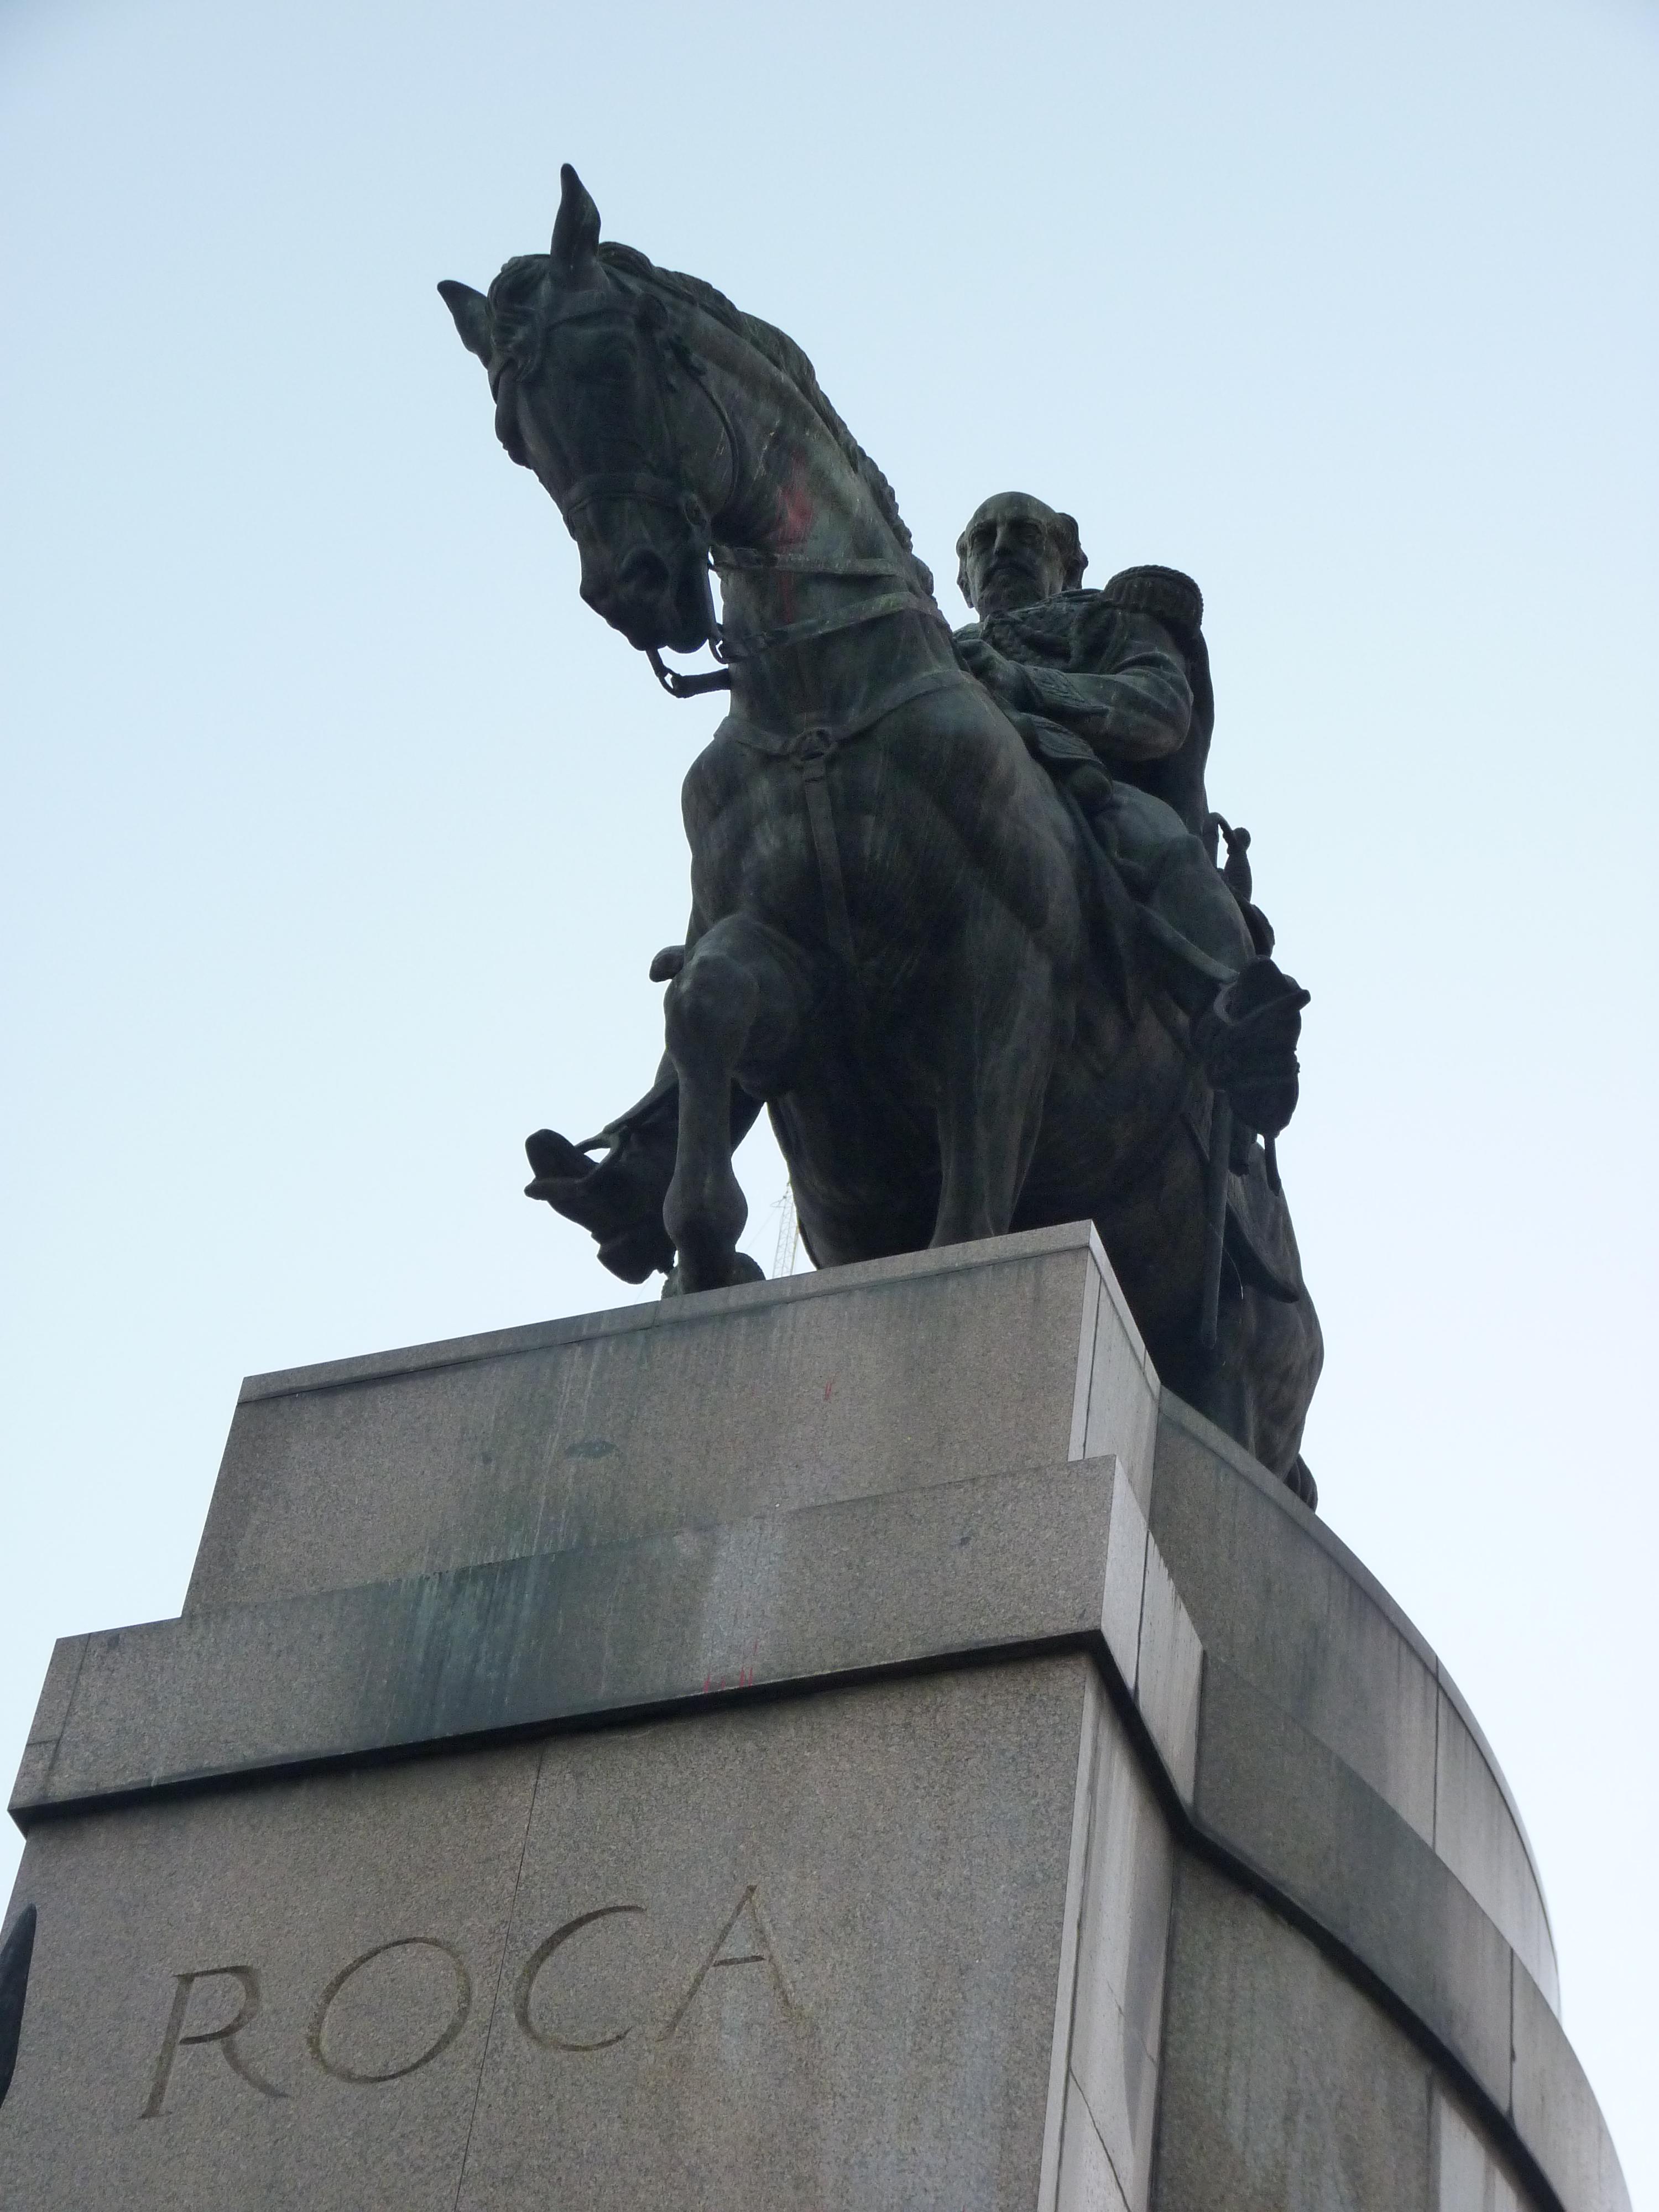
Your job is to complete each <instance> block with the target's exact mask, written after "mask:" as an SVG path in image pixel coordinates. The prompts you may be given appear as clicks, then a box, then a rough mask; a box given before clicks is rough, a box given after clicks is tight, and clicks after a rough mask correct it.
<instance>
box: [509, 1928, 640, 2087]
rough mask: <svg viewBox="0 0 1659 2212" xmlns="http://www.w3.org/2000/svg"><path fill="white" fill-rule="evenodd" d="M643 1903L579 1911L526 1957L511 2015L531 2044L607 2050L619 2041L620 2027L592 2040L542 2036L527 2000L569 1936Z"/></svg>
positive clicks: (546, 2047)
mask: <svg viewBox="0 0 1659 2212" xmlns="http://www.w3.org/2000/svg"><path fill="white" fill-rule="evenodd" d="M643 1911H645V1907H644V1906H643V1905H600V1906H599V1909H598V1911H594V1912H579V1913H578V1914H577V1915H576V1917H575V1918H574V1920H567V1921H566V1922H565V1923H564V1925H563V1926H562V1928H556V1929H554V1930H553V1933H552V1934H551V1935H550V1936H549V1937H548V1939H547V1941H546V1942H544V1943H538V1945H537V1946H536V1948H535V1949H534V1950H533V1951H532V1953H531V1954H530V1956H529V1957H528V1958H527V1959H526V1960H525V1962H524V1966H523V1967H522V1968H521V1969H520V1974H519V1982H518V1987H517V1988H516V1989H515V1990H513V2018H514V2019H515V2020H516V2021H518V2023H519V2026H520V2027H521V2028H522V2029H523V2030H524V2032H525V2033H526V2035H527V2036H528V2037H529V2038H530V2040H531V2041H532V2043H538V2044H539V2045H541V2047H542V2049H543V2050H544V2051H608V2050H609V2049H610V2047H611V2045H612V2044H613V2043H620V2042H621V2041H622V2039H623V2037H624V2036H625V2035H627V2034H628V2033H629V2030H628V2029H627V2028H625V2027H619V2028H618V2029H617V2033H615V2034H614V2035H601V2036H600V2037H599V2038H598V2039H597V2040H596V2041H594V2042H592V2043H571V2042H568V2041H567V2039H565V2038H564V2037H563V2036H562V2035H544V2034H543V2033H542V2032H541V2030H540V2029H539V2028H538V2027H537V2026H536V2025H535V2023H534V2021H532V2019H531V2017H530V2000H531V1998H532V1996H533V1995H534V1994H535V1989H536V1978H537V1977H538V1974H539V1973H540V1972H541V1971H542V1968H543V1967H544V1966H545V1965H546V1964H547V1962H548V1960H550V1958H551V1957H552V1956H553V1954H554V1953H555V1952H556V1951H557V1950H559V1949H561V1948H562V1947H563V1946H564V1945H565V1944H567V1943H568V1942H569V1941H570V1939H571V1937H572V1936H575V1935H579V1934H580V1931H581V1930H582V1929H584V1928H587V1927H591V1926H592V1923H593V1922H594V1921H596V1920H610V1919H613V1918H614V1917H616V1915H617V1913H619V1912H643Z"/></svg>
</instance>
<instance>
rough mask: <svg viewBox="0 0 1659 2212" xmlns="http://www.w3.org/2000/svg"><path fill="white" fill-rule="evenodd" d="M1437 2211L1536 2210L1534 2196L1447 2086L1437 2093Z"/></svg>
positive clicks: (1488, 2211)
mask: <svg viewBox="0 0 1659 2212" xmlns="http://www.w3.org/2000/svg"><path fill="white" fill-rule="evenodd" d="M1433 2141H1434V2191H1433V2195H1432V2197H1431V2203H1432V2204H1433V2206H1434V2212H1534V2199H1533V2198H1532V2197H1529V2196H1528V2194H1527V2193H1526V2191H1523V2190H1522V2188H1521V2187H1520V2186H1519V2185H1518V2184H1517V2183H1516V2182H1515V2181H1514V2180H1513V2179H1511V2178H1510V2174H1509V2173H1508V2172H1507V2171H1506V2170H1505V2168H1504V2166H1503V2165H1502V2164H1501V2163H1500V2162H1499V2160H1498V2159H1497V2158H1496V2157H1494V2155H1493V2154H1492V2149H1491V2147H1490V2145H1489V2144H1488V2143H1487V2142H1486V2137H1485V2136H1484V2134H1483V2133H1482V2131H1481V2130H1480V2129H1479V2128H1478V2127H1476V2126H1475V2124H1474V2122H1473V2121H1472V2120H1470V2119H1469V2118H1468V2116H1467V2114H1466V2113H1465V2112H1463V2111H1462V2108H1461V2106H1458V2105H1457V2104H1456V2103H1455V2102H1454V2101H1453V2100H1452V2099H1451V2098H1450V2097H1449V2096H1448V2095H1447V2094H1446V2093H1445V2091H1444V2090H1443V2089H1441V2088H1437V2089H1436V2091H1435V2093H1434V2137H1433Z"/></svg>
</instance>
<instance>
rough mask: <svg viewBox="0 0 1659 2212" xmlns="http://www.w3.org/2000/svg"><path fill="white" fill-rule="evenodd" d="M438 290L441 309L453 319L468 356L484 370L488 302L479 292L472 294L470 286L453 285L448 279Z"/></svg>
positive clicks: (486, 362) (487, 336)
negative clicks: (469, 354) (473, 354)
mask: <svg viewBox="0 0 1659 2212" xmlns="http://www.w3.org/2000/svg"><path fill="white" fill-rule="evenodd" d="M438 291H439V295H440V296H441V298H442V301H443V303H444V305H445V307H447V308H448V310H449V312H450V313H451V314H452V315H453V316H454V318H455V327H456V329H457V330H458V331H459V332H460V334H461V343H462V344H463V345H464V346H465V348H466V349H467V351H468V352H469V353H476V354H477V356H478V358H479V360H480V361H481V362H483V364H484V366H485V367H486V368H488V367H489V354H490V343H489V301H488V300H486V299H485V297H484V295H483V293H482V292H475V291H474V290H473V289H472V287H471V285H470V284H457V283H453V281H451V280H450V279H448V278H446V279H445V281H444V282H443V283H441V284H440V285H439V287H438Z"/></svg>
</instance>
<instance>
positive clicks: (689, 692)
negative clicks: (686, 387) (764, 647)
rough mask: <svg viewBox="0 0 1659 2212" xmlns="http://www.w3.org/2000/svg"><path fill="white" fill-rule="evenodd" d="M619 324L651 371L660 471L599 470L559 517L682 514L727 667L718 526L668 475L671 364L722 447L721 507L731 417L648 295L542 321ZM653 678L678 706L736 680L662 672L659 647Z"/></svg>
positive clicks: (717, 648) (568, 498) (732, 446)
mask: <svg viewBox="0 0 1659 2212" xmlns="http://www.w3.org/2000/svg"><path fill="white" fill-rule="evenodd" d="M599 314H608V315H613V316H620V317H622V318H623V319H625V320H627V321H629V322H631V323H632V324H633V325H634V327H635V331H637V332H638V334H639V336H640V339H641V347H640V350H641V354H642V355H643V356H644V357H645V358H646V359H647V361H648V362H650V363H651V369H652V374H651V386H652V392H653V396H654V398H655V400H656V417H657V423H656V428H657V446H658V456H659V457H660V464H661V465H659V466H657V467H654V468H651V467H641V468H637V469H599V470H593V471H590V472H589V474H587V475H586V476H581V477H577V478H576V480H575V482H574V483H573V484H572V485H571V486H570V488H569V489H568V491H567V492H566V493H565V494H564V495H563V496H562V499H561V500H560V501H559V507H560V510H561V512H562V514H563V515H564V518H565V520H566V521H567V522H568V521H569V520H570V518H571V517H572V516H573V515H574V514H575V513H578V512H579V511H580V509H581V508H582V507H592V506H604V505H605V504H607V503H608V502H611V501H622V500H632V501H643V502H644V503H645V504H646V505H647V506H648V507H665V508H667V509H668V511H669V512H670V513H673V514H678V515H679V516H680V518H681V519H682V520H683V521H684V523H685V526H686V527H687V529H688V530H689V532H690V536H691V543H692V546H693V548H694V549H695V551H696V558H697V569H698V574H699V576H700V578H701V580H702V617H703V625H704V628H705V629H706V630H707V633H708V647H709V650H710V652H711V653H713V654H714V658H715V659H716V660H718V661H720V662H722V663H723V662H724V661H725V659H726V633H725V630H724V629H723V628H722V626H721V623H720V616H719V614H718V613H717V612H716V611H715V606H714V569H713V562H712V551H713V546H714V523H713V520H712V519H711V517H710V515H709V513H708V509H707V508H706V507H704V505H703V503H702V500H700V499H699V498H698V496H697V495H696V492H695V491H693V490H692V489H691V488H690V485H689V484H687V483H684V482H683V481H682V480H681V479H680V478H679V477H677V476H675V475H671V474H670V473H669V469H670V468H671V465H672V461H673V458H674V454H675V447H674V441H673V438H672V436H671V432H670V428H669V421H670V416H669V406H670V391H669V387H670V383H671V375H672V371H671V368H670V365H669V360H668V356H670V355H672V356H673V359H674V362H676V363H677V364H678V367H679V368H682V369H683V370H684V372H685V373H686V374H687V375H688V376H689V377H690V379H691V380H692V382H693V383H694V384H695V385H696V387H697V388H698V390H699V391H701V392H702V395H703V397H704V398H705V399H706V400H707V401H708V404H709V405H710V406H711V407H712V408H713V409H714V414H715V416H716V418H717V420H718V422H719V424H720V435H721V437H722V438H723V440H724V441H725V444H726V459H727V465H728V468H729V471H730V474H729V477H728V482H727V485H726V499H725V501H724V502H723V505H726V506H729V505H730V504H731V502H732V499H733V498H734V497H735V496H736V493H737V487H738V442H737V433H736V431H735V430H734V429H733V428H732V420H731V417H730V416H728V415H727V413H726V410H725V408H724V407H723V406H722V405H721V404H720V400H719V399H718V398H717V397H716V396H715V394H714V392H713V391H712V390H711V388H710V386H709V383H708V367H707V364H706V363H705V362H702V360H701V359H700V358H699V357H698V356H697V355H696V354H695V353H693V351H692V350H691V349H690V346H689V345H688V344H687V343H685V340H684V338H683V337H680V336H679V335H678V332H671V331H669V329H668V326H667V319H666V316H665V312H664V310H663V308H662V307H661V305H660V303H659V301H657V300H656V299H655V298H654V297H653V295H651V294H649V293H646V294H641V295H639V296H638V297H637V298H636V299H635V300H633V301H628V300H618V299H615V298H612V297H607V296H604V295H580V294H579V295H577V296H576V297H575V298H574V299H573V300H569V301H565V302H564V303H562V306H561V307H560V308H559V309H558V311H557V312H556V313H553V314H550V315H549V316H547V317H545V318H544V320H543V322H542V325H541V330H542V331H543V332H545V331H549V330H550V329H552V328H554V327H556V325H558V324H560V323H567V322H574V321H576V320H577V319H579V318H585V317H587V316H590V315H599ZM644 652H645V657H646V659H647V660H648V661H649V662H650V664H651V668H652V672H653V674H654V676H655V677H656V678H657V681H658V682H659V684H661V685H662V687H663V689H664V690H665V691H666V692H668V693H669V694H670V696H671V697H673V698H676V699H695V698H696V697H698V696H700V695H701V694H702V693H703V692H706V691H726V690H730V689H731V685H732V677H731V672H730V671H729V670H727V669H726V667H724V666H721V667H720V668H714V669H709V670H708V671H705V672H704V673H703V674H702V675H695V676H687V675H682V674H681V673H680V671H678V669H675V668H665V666H664V665H663V659H662V655H661V653H660V652H659V650H658V648H657V647H655V646H654V645H648V646H647V647H644Z"/></svg>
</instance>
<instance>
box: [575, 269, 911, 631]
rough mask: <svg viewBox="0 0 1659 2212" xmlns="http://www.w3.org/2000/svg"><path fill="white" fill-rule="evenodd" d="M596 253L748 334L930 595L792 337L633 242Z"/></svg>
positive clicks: (859, 450)
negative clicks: (865, 493) (863, 487)
mask: <svg viewBox="0 0 1659 2212" xmlns="http://www.w3.org/2000/svg"><path fill="white" fill-rule="evenodd" d="M599 258H600V260H601V261H602V262H604V263H605V265H606V266H607V268H611V269H615V270H619V271H620V272H621V273H622V274H623V275H624V276H631V277H632V278H633V279H634V281H635V283H641V284H646V285H648V286H649V287H650V288H651V289H653V291H657V292H662V293H665V294H666V295H668V297H669V298H670V299H676V300H683V301H686V302H688V303H689V304H690V306H692V307H701V308H702V312H703V313H705V314H706V315H711V316H713V318H714V320H715V321H716V322H717V323H723V324H724V325H726V329H727V330H729V331H736V332H737V334H738V337H742V338H746V339H747V340H748V342H749V343H750V345H751V346H753V347H754V349H755V350H756V352H757V353H758V354H760V355H761V356H763V359H765V360H767V361H769V362H771V364H772V366H773V368H775V369H776V370H777V371H778V372H779V374H781V375H782V376H786V377H787V379H788V380H789V381H790V383H791V384H793V386H794V387H795V389H796V390H797V391H798V392H799V393H800V395H801V397H802V398H803V399H805V401H806V403H807V404H808V405H809V406H810V407H811V409H812V411H813V412H814V414H816V415H817V417H818V419H819V421H820V422H822V423H823V427H824V428H825V429H826V430H828V432H829V435H830V436H831V437H832V438H833V439H834V440H835V441H836V445H837V446H839V447H840V448H841V450H842V453H844V454H845V455H846V457H847V459H848V464H849V465H850V466H851V467H852V469H853V471H854V473H855V474H856V475H857V476H859V477H861V478H862V479H863V481H864V482H865V483H866V484H867V485H868V487H869V489H870V494H871V496H872V498H873V499H874V501H875V502H876V506H877V507H878V510H879V511H880V513H881V516H882V519H883V520H884V522H885V523H886V524H887V526H888V527H889V528H890V530H891V532H892V533H893V535H894V536H895V538H897V539H898V542H899V544H901V545H902V547H903V549H904V550H905V552H906V553H907V554H908V555H909V556H910V562H911V565H912V567H913V568H915V570H916V571H917V573H918V577H919V580H920V581H921V586H922V588H923V590H924V591H925V592H927V595H928V596H929V598H931V597H932V596H933V571H932V570H931V569H930V568H928V566H927V562H925V561H923V560H921V559H920V558H919V557H918V556H917V554H916V551H915V547H914V546H913V544H911V540H910V532H909V530H908V527H907V526H906V524H905V520H904V517H903V516H902V514H901V513H899V509H898V500H897V498H896V495H895V494H894V491H893V487H892V486H891V484H890V483H888V481H887V479H886V477H884V475H883V474H882V472H881V471H880V470H879V469H878V467H877V466H876V464H875V463H874V462H873V461H872V459H871V458H870V456H869V454H868V453H866V452H865V450H864V448H863V447H862V446H860V443H859V441H858V440H857V439H856V438H855V437H854V435H853V434H852V432H851V431H850V430H849V429H848V427H847V425H846V423H845V422H842V419H841V416H839V415H838V414H837V413H836V410H835V409H834V408H833V407H832V406H831V405H830V404H829V400H828V399H827V398H825V397H824V393H823V386H821V385H820V384H819V382H818V379H817V370H816V369H815V368H813V366H812V364H811V362H810V361H809V360H808V359H807V357H806V356H805V353H804V352H803V351H802V350H801V349H800V347H799V346H798V345H797V344H796V343H795V341H794V340H793V338H792V337H790V336H789V335H788V333H787V331H781V330H778V329H777V328H776V327H775V325H773V324H771V323H766V322H763V321H762V320H761V319H760V317H759V316H758V315H746V314H744V312H743V310H742V308H741V307H734V306H733V305H732V302H731V301H730V300H728V299H727V298H726V295H725V293H724V292H720V291H717V290H716V289H715V288H714V285H712V284H710V283H707V282H705V280H704V279H703V278H702V277H701V276H686V275H685V274H684V272H683V271H682V270H678V269H659V267H658V266H657V264H656V263H655V262H654V261H651V260H648V259H647V257H646V256H645V255H644V254H643V253H641V252H640V251H639V250H638V248H637V247H635V246H623V245H621V244H620V243H618V242H617V241H616V240H611V239H606V240H605V241H604V243H603V244H602V245H601V246H600V247H599Z"/></svg>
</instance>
